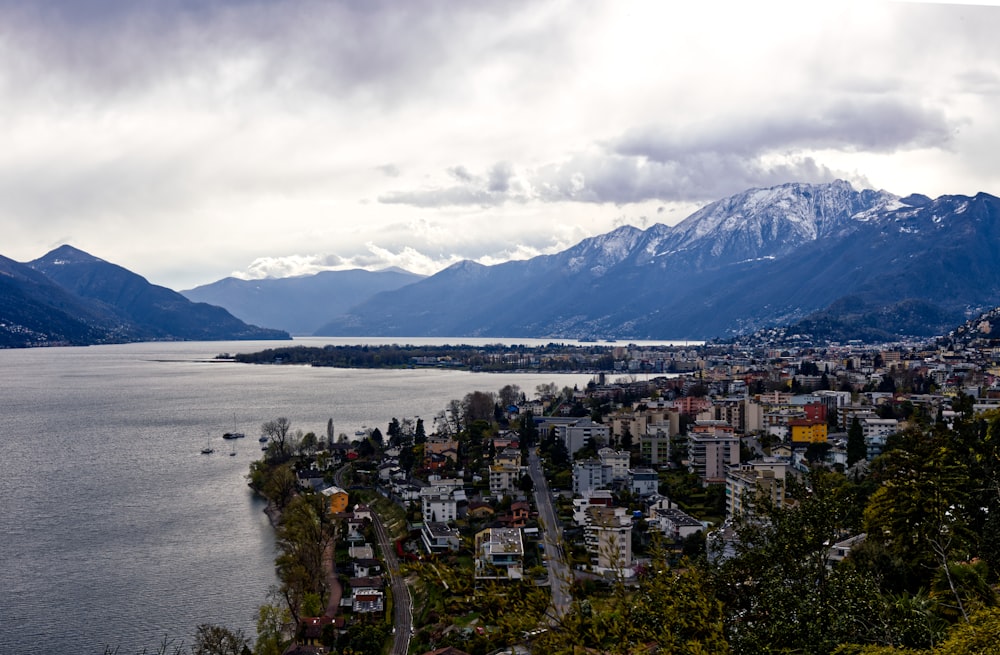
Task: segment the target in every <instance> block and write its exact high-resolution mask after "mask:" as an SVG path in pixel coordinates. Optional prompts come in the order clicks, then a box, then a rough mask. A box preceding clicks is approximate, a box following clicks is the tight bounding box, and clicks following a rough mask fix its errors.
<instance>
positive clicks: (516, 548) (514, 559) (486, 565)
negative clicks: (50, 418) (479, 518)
mask: <svg viewBox="0 0 1000 655" xmlns="http://www.w3.org/2000/svg"><path fill="white" fill-rule="evenodd" d="M475 547H476V550H475V553H476V572H475V578H476V580H520V579H521V578H522V577H524V570H523V569H524V540H523V539H522V538H521V529H520V528H486V529H485V530H481V531H480V532H478V533H477V534H476V544H475Z"/></svg>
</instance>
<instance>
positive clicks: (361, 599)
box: [351, 587, 385, 613]
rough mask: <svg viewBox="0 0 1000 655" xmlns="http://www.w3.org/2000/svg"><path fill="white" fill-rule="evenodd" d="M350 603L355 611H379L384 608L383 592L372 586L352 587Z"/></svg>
mask: <svg viewBox="0 0 1000 655" xmlns="http://www.w3.org/2000/svg"><path fill="white" fill-rule="evenodd" d="M351 604H352V606H353V609H354V611H355V612H359V613H361V612H381V611H383V610H384V609H385V592H383V591H381V590H379V589H373V588H372V587H360V588H357V589H352V590H351Z"/></svg>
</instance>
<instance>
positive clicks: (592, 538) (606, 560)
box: [584, 506, 632, 573]
mask: <svg viewBox="0 0 1000 655" xmlns="http://www.w3.org/2000/svg"><path fill="white" fill-rule="evenodd" d="M584 541H585V543H586V546H587V552H588V553H590V561H591V564H592V565H593V567H594V569H595V570H596V571H597V572H599V573H603V572H606V571H622V572H624V571H625V570H626V569H628V568H629V567H630V566H631V564H632V518H631V517H630V516H629V514H628V510H627V509H626V508H624V507H597V506H591V507H590V508H589V509H587V525H586V527H585V528H584Z"/></svg>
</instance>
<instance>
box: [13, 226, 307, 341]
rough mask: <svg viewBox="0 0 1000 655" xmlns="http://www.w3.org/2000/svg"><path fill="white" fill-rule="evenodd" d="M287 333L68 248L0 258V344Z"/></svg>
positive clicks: (281, 335) (276, 336) (282, 336)
mask: <svg viewBox="0 0 1000 655" xmlns="http://www.w3.org/2000/svg"><path fill="white" fill-rule="evenodd" d="M288 338H289V335H288V333H287V332H284V331H281V330H273V329H266V328H259V327H257V326H254V325H247V324H246V323H244V322H243V321H241V320H239V319H237V318H236V317H234V316H233V315H232V314H230V313H229V312H228V311H226V310H225V309H223V308H222V307H217V306H213V305H208V304H204V303H195V302H191V301H190V300H188V299H187V298H185V297H184V296H182V295H180V294H179V293H177V292H176V291H172V290H170V289H167V288H165V287H161V286H157V285H154V284H150V283H149V282H148V281H147V280H146V279H145V278H143V277H141V276H139V275H137V274H135V273H133V272H131V271H128V270H126V269H124V268H122V267H121V266H118V265H116V264H112V263H109V262H106V261H104V260H102V259H99V258H97V257H94V256H93V255H90V254H88V253H85V252H83V251H81V250H78V249H76V248H73V247H72V246H68V245H67V246H60V247H59V248H56V249H55V250H53V251H51V252H49V253H48V254H46V255H44V256H43V257H40V258H38V259H35V260H33V261H31V262H27V263H23V264H22V263H18V262H15V261H13V260H11V259H8V258H6V257H0V347H4V348H18V347H26V346H43V345H90V344H97V343H123V342H128V341H157V340H198V341H211V340H219V339H225V340H230V339H232V340H236V339H288Z"/></svg>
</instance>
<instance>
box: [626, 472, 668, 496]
mask: <svg viewBox="0 0 1000 655" xmlns="http://www.w3.org/2000/svg"><path fill="white" fill-rule="evenodd" d="M629 489H630V490H631V491H632V493H634V494H635V495H637V496H639V497H640V498H645V497H647V496H652V495H653V494H655V493H656V492H657V491H659V489H660V475H659V474H658V473H657V472H656V471H654V470H653V469H632V470H631V471H629Z"/></svg>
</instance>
